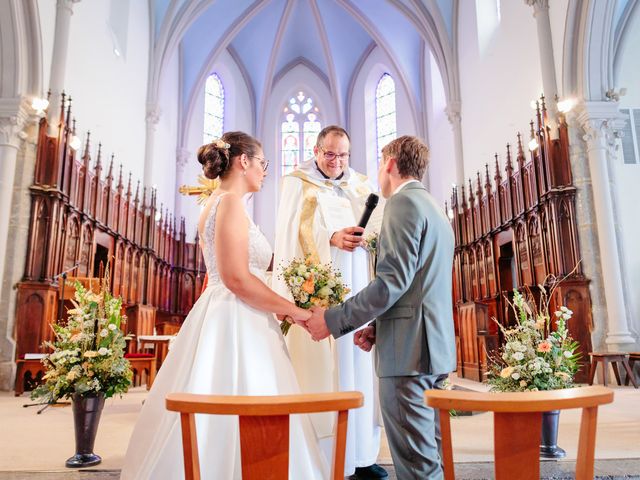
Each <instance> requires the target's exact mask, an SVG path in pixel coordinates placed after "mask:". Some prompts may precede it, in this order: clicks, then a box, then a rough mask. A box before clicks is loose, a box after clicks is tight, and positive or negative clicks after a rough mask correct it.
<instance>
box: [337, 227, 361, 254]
mask: <svg viewBox="0 0 640 480" xmlns="http://www.w3.org/2000/svg"><path fill="white" fill-rule="evenodd" d="M363 232H364V228H362V227H347V228H343V229H342V230H338V231H337V232H335V233H334V234H333V235H331V240H329V243H330V244H331V246H332V247H336V248H339V249H340V250H344V251H345V252H353V251H354V250H355V249H356V248H358V247H359V246H360V245H362V244H363V243H364V239H363V238H362V233H363ZM356 233H359V234H360V235H356Z"/></svg>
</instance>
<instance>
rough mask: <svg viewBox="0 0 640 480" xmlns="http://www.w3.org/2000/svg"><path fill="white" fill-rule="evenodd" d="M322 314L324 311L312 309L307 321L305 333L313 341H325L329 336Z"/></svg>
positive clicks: (316, 308) (320, 308) (319, 308)
mask: <svg viewBox="0 0 640 480" xmlns="http://www.w3.org/2000/svg"><path fill="white" fill-rule="evenodd" d="M324 312H325V309H324V308H322V307H312V308H311V318H310V319H309V320H307V331H308V332H309V333H310V334H311V337H312V338H313V339H314V340H315V341H320V340H322V339H325V338H327V337H328V336H329V335H330V334H331V332H329V329H328V328H327V322H326V321H325V319H324Z"/></svg>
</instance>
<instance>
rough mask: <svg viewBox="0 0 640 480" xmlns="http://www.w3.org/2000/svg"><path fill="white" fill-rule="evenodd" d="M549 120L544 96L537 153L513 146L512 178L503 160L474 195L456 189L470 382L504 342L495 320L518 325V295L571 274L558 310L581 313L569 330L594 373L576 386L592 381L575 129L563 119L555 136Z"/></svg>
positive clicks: (458, 284)
mask: <svg viewBox="0 0 640 480" xmlns="http://www.w3.org/2000/svg"><path fill="white" fill-rule="evenodd" d="M546 115H547V112H546V107H545V102H544V98H542V99H541V101H540V102H538V108H537V112H536V123H535V124H534V122H531V139H532V140H535V142H532V143H533V144H535V143H537V148H535V149H533V150H532V151H530V152H527V153H525V151H524V149H523V146H522V138H521V136H520V134H518V140H517V145H516V148H515V152H512V148H511V146H510V145H509V144H507V150H506V165H505V168H504V174H503V173H502V171H501V168H500V165H499V161H498V155H497V154H496V155H495V170H494V173H493V178H490V175H491V174H490V172H489V165H486V167H485V171H484V179H483V178H482V175H481V174H480V172H478V173H477V175H476V179H475V182H472V181H471V180H469V185H468V192H467V190H466V189H465V186H464V185H461V186H459V188H457V187H456V188H454V191H453V195H452V198H451V206H450V208H451V211H450V217H451V218H452V226H453V229H454V233H455V242H456V247H455V257H454V272H453V275H454V292H453V296H454V305H455V307H456V308H454V312H455V331H456V343H457V348H458V374H459V375H461V376H463V377H465V378H470V379H473V380H480V381H481V380H483V379H484V375H485V374H486V373H487V361H488V357H489V356H491V355H493V354H495V352H496V350H497V348H498V346H499V345H500V343H501V340H502V339H501V334H500V331H499V328H498V325H497V324H496V323H495V322H494V321H493V319H496V320H497V321H498V322H499V323H500V324H501V325H504V326H508V325H511V324H513V322H514V318H513V313H512V312H511V309H510V307H509V305H508V302H507V300H509V299H510V298H512V295H513V293H512V292H513V289H518V290H519V291H524V290H525V289H527V288H529V289H530V290H531V291H532V292H533V294H534V295H535V294H536V293H539V289H538V287H537V285H540V284H543V283H544V282H545V279H547V276H548V275H555V276H556V277H564V276H567V275H568V277H567V278H566V279H565V280H564V281H563V282H562V283H561V284H560V285H559V286H558V287H557V288H556V290H555V291H554V294H553V297H552V299H551V307H550V309H551V311H553V309H554V308H555V306H556V305H566V306H567V307H568V308H570V309H571V310H573V312H574V315H573V318H572V319H571V321H570V322H569V330H570V333H571V335H572V336H573V338H574V339H575V340H577V341H578V342H580V350H581V353H582V362H583V363H584V364H586V367H587V368H585V367H583V368H581V370H580V372H579V374H578V375H577V376H576V381H582V382H584V381H586V380H587V377H586V373H587V370H588V362H589V355H588V354H589V352H590V351H591V330H592V318H591V298H590V294H589V280H588V279H587V278H585V276H584V275H583V273H582V269H581V266H580V249H579V245H578V232H577V229H576V218H575V217H576V216H575V196H576V188H575V187H574V186H573V184H572V176H571V165H570V161H569V142H568V135H567V125H566V123H565V121H564V119H561V121H560V123H559V126H558V131H557V135H556V136H557V138H552V135H551V131H550V127H549V126H548V125H547V122H546ZM532 146H534V145H532ZM514 157H515V158H514ZM447 208H448V207H447Z"/></svg>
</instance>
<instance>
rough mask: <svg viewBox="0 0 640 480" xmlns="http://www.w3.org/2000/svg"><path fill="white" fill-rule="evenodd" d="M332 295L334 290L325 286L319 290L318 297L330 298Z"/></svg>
mask: <svg viewBox="0 0 640 480" xmlns="http://www.w3.org/2000/svg"><path fill="white" fill-rule="evenodd" d="M332 293H333V290H331V289H330V288H329V287H328V286H324V287H322V288H321V289H320V290H318V296H319V297H320V298H328V297H329V296H331V294H332Z"/></svg>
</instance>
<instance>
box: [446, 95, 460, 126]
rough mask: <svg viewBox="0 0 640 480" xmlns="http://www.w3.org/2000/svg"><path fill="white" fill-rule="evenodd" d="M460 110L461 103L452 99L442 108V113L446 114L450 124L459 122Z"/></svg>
mask: <svg viewBox="0 0 640 480" xmlns="http://www.w3.org/2000/svg"><path fill="white" fill-rule="evenodd" d="M461 111H462V105H461V104H460V102H458V101H452V102H449V103H448V104H447V108H445V109H444V113H446V114H447V118H448V119H449V123H451V124H452V125H454V126H455V125H456V124H458V125H459V124H460V120H461V116H460V112H461Z"/></svg>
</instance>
